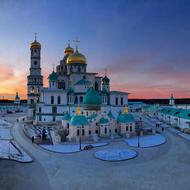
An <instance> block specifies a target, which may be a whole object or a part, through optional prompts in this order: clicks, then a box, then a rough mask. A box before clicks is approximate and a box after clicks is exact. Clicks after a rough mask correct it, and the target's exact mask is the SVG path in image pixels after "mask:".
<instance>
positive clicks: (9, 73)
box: [0, 60, 14, 83]
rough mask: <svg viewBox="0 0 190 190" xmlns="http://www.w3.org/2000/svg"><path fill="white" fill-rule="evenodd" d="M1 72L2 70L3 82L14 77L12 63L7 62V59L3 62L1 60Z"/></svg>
mask: <svg viewBox="0 0 190 190" xmlns="http://www.w3.org/2000/svg"><path fill="white" fill-rule="evenodd" d="M0 72H1V74H0V80H1V83H3V82H4V81H7V80H11V79H12V78H14V71H13V69H12V68H11V67H10V65H7V63H6V62H5V61H3V62H2V61H1V60H0Z"/></svg>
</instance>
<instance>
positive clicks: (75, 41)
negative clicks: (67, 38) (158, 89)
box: [73, 38, 80, 51]
mask: <svg viewBox="0 0 190 190" xmlns="http://www.w3.org/2000/svg"><path fill="white" fill-rule="evenodd" d="M73 42H74V43H76V51H78V45H79V43H80V41H79V39H78V38H76V40H73Z"/></svg>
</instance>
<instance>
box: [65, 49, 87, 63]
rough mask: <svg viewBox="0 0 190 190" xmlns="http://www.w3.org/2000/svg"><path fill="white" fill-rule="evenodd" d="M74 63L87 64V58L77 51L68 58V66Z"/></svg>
mask: <svg viewBox="0 0 190 190" xmlns="http://www.w3.org/2000/svg"><path fill="white" fill-rule="evenodd" d="M73 63H79V64H86V57H85V56H84V55H82V54H81V53H79V52H78V50H76V51H75V52H74V53H73V54H71V55H69V57H68V58H67V64H73Z"/></svg>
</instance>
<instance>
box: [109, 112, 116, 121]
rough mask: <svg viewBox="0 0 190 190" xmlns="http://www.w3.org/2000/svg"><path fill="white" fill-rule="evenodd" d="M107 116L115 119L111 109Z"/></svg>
mask: <svg viewBox="0 0 190 190" xmlns="http://www.w3.org/2000/svg"><path fill="white" fill-rule="evenodd" d="M108 117H109V118H111V119H115V117H114V116H113V114H112V112H111V111H109V113H108Z"/></svg>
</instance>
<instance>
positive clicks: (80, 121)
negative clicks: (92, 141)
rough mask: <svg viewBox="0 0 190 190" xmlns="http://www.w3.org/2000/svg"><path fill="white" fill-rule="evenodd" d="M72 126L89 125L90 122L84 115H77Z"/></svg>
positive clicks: (73, 118)
mask: <svg viewBox="0 0 190 190" xmlns="http://www.w3.org/2000/svg"><path fill="white" fill-rule="evenodd" d="M70 124H71V125H73V126H81V125H87V124H88V121H87V119H86V117H85V116H84V115H75V116H73V117H72V118H71V121H70Z"/></svg>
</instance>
